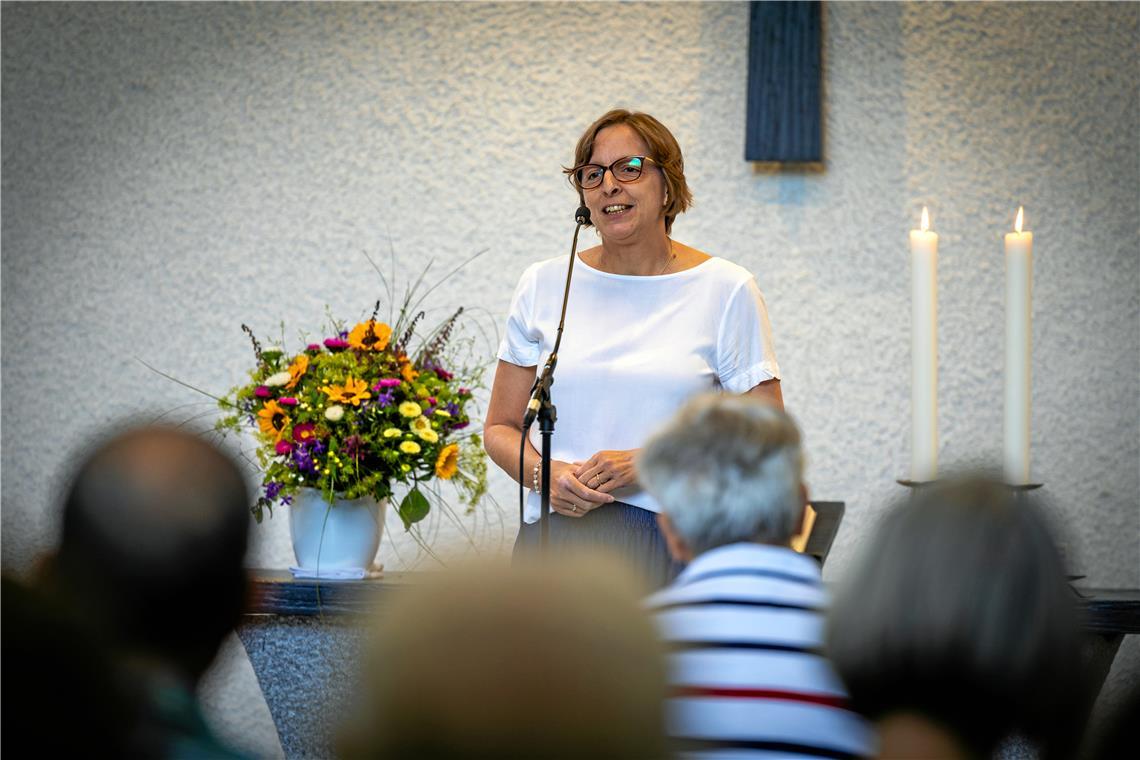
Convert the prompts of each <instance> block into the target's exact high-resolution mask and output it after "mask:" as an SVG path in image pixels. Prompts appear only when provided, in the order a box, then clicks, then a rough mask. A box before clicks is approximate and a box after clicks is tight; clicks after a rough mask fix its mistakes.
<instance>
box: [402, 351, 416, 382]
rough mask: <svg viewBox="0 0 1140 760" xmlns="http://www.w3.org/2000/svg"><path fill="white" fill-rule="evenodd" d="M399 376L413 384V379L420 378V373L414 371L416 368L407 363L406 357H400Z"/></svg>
mask: <svg viewBox="0 0 1140 760" xmlns="http://www.w3.org/2000/svg"><path fill="white" fill-rule="evenodd" d="M400 376H401V377H403V378H404V379H405V380H407V381H408V382H409V383H411V382H414V381H415V379H416V378H417V377H419V376H420V373H419V372H417V371H416V368H415V367H413V366H412V363H411V362H410V361H408V357H406V356H401V357H400Z"/></svg>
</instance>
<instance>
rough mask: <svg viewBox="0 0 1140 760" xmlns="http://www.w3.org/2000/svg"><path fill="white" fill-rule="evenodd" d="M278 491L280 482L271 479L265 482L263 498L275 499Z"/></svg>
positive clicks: (279, 491) (279, 490)
mask: <svg viewBox="0 0 1140 760" xmlns="http://www.w3.org/2000/svg"><path fill="white" fill-rule="evenodd" d="M279 493H281V484H280V483H278V482H277V481H276V480H271V481H269V482H268V483H266V484H265V498H267V499H269V500H270V501H277V495H278V494H279Z"/></svg>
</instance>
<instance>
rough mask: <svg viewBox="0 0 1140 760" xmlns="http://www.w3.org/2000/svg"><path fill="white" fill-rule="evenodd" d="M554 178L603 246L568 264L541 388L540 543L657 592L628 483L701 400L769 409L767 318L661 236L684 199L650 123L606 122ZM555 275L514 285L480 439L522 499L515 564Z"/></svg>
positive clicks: (525, 543) (774, 396) (645, 512)
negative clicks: (722, 394) (547, 424)
mask: <svg viewBox="0 0 1140 760" xmlns="http://www.w3.org/2000/svg"><path fill="white" fill-rule="evenodd" d="M565 171H566V173H567V174H568V175H569V178H570V181H571V183H572V184H573V185H574V187H575V188H576V189H577V190H578V195H579V199H580V200H581V202H582V204H583V205H585V206H586V207H587V208H589V210H590V223H591V224H592V225H593V226H594V227H595V228H596V229H597V232H598V234H599V236H600V237H601V241H602V243H601V245H599V246H596V247H594V248H590V249H588V250H585V251H582V252H581V254H579V262H578V263H577V264H576V265H575V272H574V278H573V284H572V286H571V288H570V296H569V302H568V306H567V308H566V327H565V331H564V333H563V337H562V345H561V346H560V348H559V352H558V354H559V356H558V371H557V373H556V374H555V382H554V384H553V385H552V386H551V399H552V401H553V403H554V404H555V406H556V407H557V408H558V421H557V427H556V429H555V433H554V436H553V438H552V440H551V458H552V461H551V466H550V505H551V509H552V512H553V513H554V514H552V515H551V521H550V542H551V546H552V547H555V548H557V547H559V546H565V545H569V544H573V545H581V544H590V545H594V546H598V547H603V548H606V549H610V550H614V551H617V552H619V553H621V554H622V555H623V556H624V557H625V558H626V559H627V560H628V561H629V562H631V563H632V565H633V566H634V568H635V569H636V570H637V571H638V572H640V573H641V574H642V576H643V577H644V579H645V580H646V581H647V582H648V583H649V584H650V585H652V586H654V587H658V586H662V585H664V584H666V583H668V582H669V581H670V580H672V578H673V576H674V575H675V574H676V572H677V571H678V570H679V569H680V568H679V567H676V566H675V565H674V564H673V563H672V562H671V560H670V559H669V554H668V551H667V549H666V546H665V542H664V539H663V538H662V536H661V534H660V533H659V532H658V529H657V521H656V516H655V513H656V512H658V511H659V509H658V505H657V503H656V501H654V499H653V498H652V497H651V496H650V495H649V494H648V493H646V492H645V491H644V490H642V488H641V487H640V485H639V484H638V480H637V470H636V467H635V464H634V456H635V454H636V453H637V450H638V449H639V448H640V447H641V445H642V443H643V442H644V441H645V440H646V439H647V438H648V437H649V435H650V434H651V433H652V432H653V431H654V430H655V429H656V428H657V427H658V426H660V425H661V424H663V423H664V422H665V421H666V420H668V419H669V418H670V417H671V416H672V415H673V413H674V412H675V411H676V410H677V409H679V408H680V407H681V406H682V405H683V404H684V403H685V401H686V400H687V399H688V398H689V397H690V396H693V395H695V394H698V393H701V392H706V391H709V390H713V389H723V390H725V391H727V392H732V393H752V394H755V395H758V396H761V397H763V398H765V399H768V400H769V401H771V403H774V404H776V405H778V406H780V407H781V408H782V407H783V400H782V397H781V395H780V380H779V378H780V370H779V367H778V366H777V364H776V356H775V354H774V352H773V349H772V336H771V329H770V327H769V324H768V314H767V311H766V309H765V306H764V297H763V296H762V295H761V293H760V289H759V288H758V287H757V285H756V281H755V279H754V278H753V277H752V275H751V273H749V272H748V271H747V270H746V269H744V268H743V267H740V266H737V265H736V264H733V263H731V262H729V261H726V260H724V259H721V258H718V257H715V256H710V255H708V254H706V253H703V252H701V251H698V250H697V249H695V248H692V247H690V246H687V245H684V244H683V243H679V242H677V241H675V240H673V239H672V237H670V232H671V231H672V227H673V220H674V219H675V218H676V217H677V215H678V214H681V213H683V212H684V211H685V209H687V208H688V207H689V206H690V205H691V203H692V194H691V193H690V192H689V188H688V186H687V185H686V184H685V173H684V160H683V159H682V157H681V149H680V146H679V145H678V144H677V140H676V139H675V138H674V137H673V135H672V134H671V133H670V132H669V130H668V129H666V128H665V126H664V125H662V124H661V123H660V122H659V121H657V119H655V118H653V117H652V116H650V115H648V114H644V113H631V112H630V111H626V110H613V111H610V112H609V113H607V114H605V115H604V116H602V117H601V118H600V119H598V120H597V121H595V122H594V123H593V124H591V125H590V127H589V128H588V129H587V130H586V132H585V133H584V134H583V135H582V137H581V138H580V139H579V140H578V145H577V147H576V148H575V150H574V163H573V168H571V169H566V170H565ZM567 263H568V262H567V259H566V257H565V256H560V257H557V258H553V259H548V260H546V261H540V262H538V263H535V264H532V265H530V266H529V267H528V268H527V269H526V271H525V272H523V275H522V277H521V278H520V280H519V284H518V287H517V288H516V290H515V294H514V298H513V299H512V301H511V308H510V314H509V316H508V318H507V327H506V334H505V337H504V338H503V341H502V344H501V345H500V347H499V353H498V359H499V362H498V367H497V369H496V372H495V380H494V384H493V386H492V389H491V401H490V405H489V408H488V410H487V418H486V423H485V425H484V431H485V435H484V437H485V442H486V443H485V445H486V448H487V452H488V454H490V456H491V458H492V459H493V460H494V461H495V463H496V464H498V465H499V467H501V468H502V469H503V470H504V471H506V472H507V473H508V474H510V475H511V477H513V478H515V479H516V480H518V481H519V482H521V483H522V484H523V485H524V486H526V487H529V488H532V489H534V490H533V491H532V492H531V493H530V494H529V496H528V499H527V503H526V508H525V512H524V524H523V525H522V526H521V528H520V531H519V536H518V540H517V542H516V545H515V549H516V552H517V551H520V550H524V549H526V548H527V547H530V546H536V545H537V543H538V524H537V521H538V518H539V511H540V502H539V493H538V490H539V487H540V485H541V484H540V483H539V473H540V467H539V464H540V459H541V457H540V455H539V453H538V449H537V448H536V446H538V445H539V438H538V430H537V428H538V426H537V425H536V426H534V427H533V428H532V429H531V433H530V435H531V440H529V441H528V442H527V445H526V449H525V454H524V465H523V471H522V472H519V471H518V466H519V464H518V463H519V445H520V437H521V436H522V420H523V415H524V412H525V410H526V405H527V402H528V401H529V399H530V391H531V386H532V385H533V384H534V380H535V372H536V370H537V367H538V366H539V365H541V364H543V363H544V362H545V361H546V358H547V356H548V355H549V354H550V352H551V350H552V349H553V347H554V339H555V335H556V330H557V327H558V321H559V315H560V312H561V308H562V293H563V288H564V287H565V279H566V267H567ZM726 486H728V484H726ZM728 487H730V486H728Z"/></svg>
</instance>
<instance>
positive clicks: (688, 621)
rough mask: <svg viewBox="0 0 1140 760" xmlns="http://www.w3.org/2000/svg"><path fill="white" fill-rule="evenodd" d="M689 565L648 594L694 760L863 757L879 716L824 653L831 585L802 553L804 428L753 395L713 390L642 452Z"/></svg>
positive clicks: (676, 730)
mask: <svg viewBox="0 0 1140 760" xmlns="http://www.w3.org/2000/svg"><path fill="white" fill-rule="evenodd" d="M638 471H639V472H640V474H641V478H642V481H643V482H644V484H645V487H646V488H647V489H649V491H650V492H651V493H652V494H653V495H654V496H655V497H656V498H657V500H658V502H659V503H660V504H661V507H662V512H661V514H660V515H658V518H657V519H658V521H659V524H660V527H661V532H662V534H664V536H665V538H666V541H667V542H668V546H669V550H670V552H671V553H672V555H673V557H674V558H676V559H677V560H678V561H680V562H687V563H689V564H688V567H686V568H685V570H683V571H682V572H681V574H680V575H679V576H678V577H677V579H676V581H675V582H674V583H673V585H672V586H670V587H668V588H665V589H663V590H661V591H659V592H657V593H656V594H654V595H653V596H651V597H649V599H648V601H647V604H648V607H649V609H650V610H651V611H652V612H654V613H655V615H656V617H657V621H658V624H659V627H660V629H661V634H662V636H663V637H664V639H665V640H666V642H667V643H668V645H669V646H670V648H671V649H672V650H673V655H672V662H671V664H672V672H671V681H670V687H671V689H670V694H671V698H670V700H669V710H668V728H669V732H670V734H671V735H672V736H673V737H674V738H675V739H676V740H677V742H678V744H679V748H680V749H682V750H684V751H685V753H686V756H687V757H727V756H731V757H734V758H735V757H753V756H754V757H772V756H775V755H778V756H779V757H784V758H791V757H832V758H835V757H863V756H868V755H870V754H871V752H872V750H873V735H872V732H871V729H870V727H869V725H868V724H867V723H866V722H865V721H864V720H863V719H862V718H860V717H859V716H858V715H856V714H855V713H853V712H851V710H850V708H849V707H848V706H847V700H846V694H845V693H844V691H843V687H842V686H841V684H840V682H839V679H838V678H837V677H836V675H835V673H834V671H833V670H832V667H831V665H830V664H829V663H828V661H827V660H826V659H825V658H824V656H823V654H822V652H821V647H822V643H823V629H824V619H823V614H824V611H825V608H826V605H827V591H826V589H825V588H824V586H823V580H822V578H821V575H820V568H819V564H818V563H817V562H816V561H815V560H814V559H813V558H811V557H809V556H806V555H803V554H799V553H797V552H795V551H793V550H792V549H791V548H790V546H789V544H790V542H791V539H792V537H793V536H795V535H796V534H797V533H798V532H799V531H800V528H801V526H802V523H803V519H804V507H805V505H806V504H807V489H806V488H805V486H804V483H803V455H802V453H801V451H800V434H799V431H798V430H797V428H796V425H795V423H794V422H792V420H791V418H790V417H788V416H787V415H786V414H784V413H783V412H782V411H780V410H779V409H777V408H776V407H774V406H772V405H771V404H766V403H763V402H762V401H760V400H757V399H755V398H752V397H749V396H731V395H716V394H712V395H706V396H701V397H698V398H696V399H694V400H693V401H691V402H690V403H689V404H687V405H686V406H685V407H684V408H683V409H682V410H681V411H680V413H679V414H678V415H677V416H676V417H675V418H674V419H673V420H672V421H671V422H670V423H669V424H668V425H666V426H665V427H664V428H663V429H662V430H660V431H659V432H657V433H656V434H655V435H654V436H653V437H652V438H650V439H649V442H648V443H647V444H646V446H645V448H644V449H643V450H642V451H641V455H640V458H639V460H638Z"/></svg>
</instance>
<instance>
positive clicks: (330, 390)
mask: <svg viewBox="0 0 1140 760" xmlns="http://www.w3.org/2000/svg"><path fill="white" fill-rule="evenodd" d="M321 392H322V393H324V394H325V395H326V396H328V397H329V400H330V401H334V402H336V403H338V404H352V405H353V406H360V402H361V401H363V400H364V399H366V398H372V394H371V393H369V392H368V383H366V382H364V381H363V380H356V379H354V378H351V377H350V378H348V379H347V380H345V381H344V385H326V386H325V387H324V388H321Z"/></svg>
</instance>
